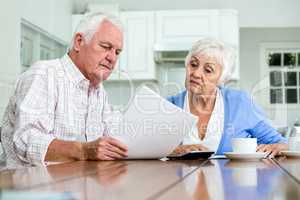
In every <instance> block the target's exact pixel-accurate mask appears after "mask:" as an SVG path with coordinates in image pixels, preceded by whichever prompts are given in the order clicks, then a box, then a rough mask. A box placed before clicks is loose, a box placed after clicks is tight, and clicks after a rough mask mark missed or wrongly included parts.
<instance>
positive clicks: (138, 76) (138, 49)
mask: <svg viewBox="0 0 300 200" xmlns="http://www.w3.org/2000/svg"><path fill="white" fill-rule="evenodd" d="M120 16H121V20H122V23H123V25H124V29H125V32H124V47H123V51H122V53H121V56H120V65H119V67H120V71H121V74H120V79H121V80H122V79H125V80H127V79H131V80H153V79H156V70H155V63H154V53H153V48H152V47H153V44H154V30H155V29H154V12H151V11H150V12H147V11H146V12H123V13H121V15H120ZM123 74H124V75H123Z"/></svg>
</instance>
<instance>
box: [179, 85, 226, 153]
mask: <svg viewBox="0 0 300 200" xmlns="http://www.w3.org/2000/svg"><path fill="white" fill-rule="evenodd" d="M188 98H189V95H188V92H187V93H186V96H185V100H184V107H183V108H184V110H185V111H186V112H190V107H189V100H188ZM223 129H224V102H223V97H222V93H221V91H220V89H219V88H217V96H216V101H215V106H214V109H213V111H212V114H211V117H210V119H209V121H208V124H207V128H206V134H205V137H204V138H203V140H201V139H200V138H199V136H198V128H197V124H195V126H194V127H193V128H192V130H191V132H190V133H189V135H188V136H186V137H185V138H184V140H183V144H184V145H187V144H201V145H203V146H205V147H207V148H208V149H210V150H212V151H217V148H218V146H219V143H220V140H221V136H222V133H223Z"/></svg>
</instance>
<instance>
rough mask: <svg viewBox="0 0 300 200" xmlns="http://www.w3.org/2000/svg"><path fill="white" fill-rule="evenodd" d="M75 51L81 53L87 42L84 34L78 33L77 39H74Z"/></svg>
mask: <svg viewBox="0 0 300 200" xmlns="http://www.w3.org/2000/svg"><path fill="white" fill-rule="evenodd" d="M73 42H74V45H73V47H74V50H75V51H76V52H79V51H80V49H81V47H82V46H83V45H84V43H85V40H84V37H83V34H82V33H76V35H75V37H74V41H73Z"/></svg>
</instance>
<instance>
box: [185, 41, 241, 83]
mask: <svg viewBox="0 0 300 200" xmlns="http://www.w3.org/2000/svg"><path fill="white" fill-rule="evenodd" d="M199 53H202V54H205V55H207V56H209V57H213V58H215V59H216V62H217V63H219V64H220V65H221V67H222V75H221V77H220V80H219V84H224V83H226V82H227V81H228V80H229V79H230V78H231V76H232V73H233V70H234V64H235V56H236V50H235V48H234V47H232V46H230V45H228V44H225V43H224V42H221V41H219V40H216V39H213V38H204V39H201V40H198V41H197V42H195V43H194V44H193V46H192V48H191V50H190V51H189V53H188V55H187V56H186V58H185V66H187V65H188V63H189V62H190V59H191V57H192V56H193V55H196V54H199Z"/></svg>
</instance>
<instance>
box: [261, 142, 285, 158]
mask: <svg viewBox="0 0 300 200" xmlns="http://www.w3.org/2000/svg"><path fill="white" fill-rule="evenodd" d="M287 149H288V145H287V144H284V143H277V144H261V145H258V147H257V149H256V151H257V152H268V153H269V154H270V155H269V157H271V158H272V157H274V156H276V155H280V152H281V151H283V150H287Z"/></svg>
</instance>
